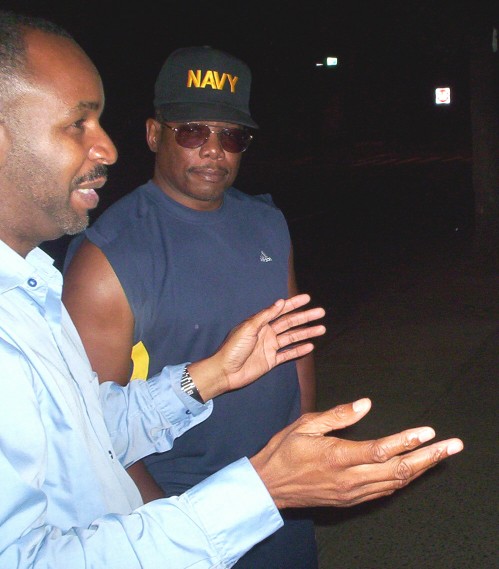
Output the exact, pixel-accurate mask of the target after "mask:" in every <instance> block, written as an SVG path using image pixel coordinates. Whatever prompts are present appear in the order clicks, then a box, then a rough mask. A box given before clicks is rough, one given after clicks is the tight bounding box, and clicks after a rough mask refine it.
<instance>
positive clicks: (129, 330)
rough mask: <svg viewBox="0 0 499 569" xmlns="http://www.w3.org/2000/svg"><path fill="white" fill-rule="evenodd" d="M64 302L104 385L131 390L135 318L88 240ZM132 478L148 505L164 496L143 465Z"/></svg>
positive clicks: (68, 279) (69, 274) (69, 276)
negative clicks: (115, 385)
mask: <svg viewBox="0 0 499 569" xmlns="http://www.w3.org/2000/svg"><path fill="white" fill-rule="evenodd" d="M62 300H63V302H64V304H65V306H66V308H67V309H68V311H69V313H70V315H71V318H72V319H73V322H74V323H75V326H76V328H77V330H78V332H79V334H80V336H81V339H82V341H83V345H84V346H85V350H86V352H87V354H88V357H89V359H90V363H91V364H92V368H93V369H94V371H96V372H97V374H98V376H99V381H101V382H103V381H115V382H117V383H120V384H121V385H126V384H127V383H128V381H129V379H130V373H131V359H130V356H131V353H132V344H133V327H134V318H133V313H132V310H131V309H130V305H129V304H128V300H127V298H126V295H125V292H124V291H123V288H122V286H121V283H120V281H119V280H118V277H117V276H116V273H115V272H114V270H113V268H112V267H111V265H110V264H109V261H108V260H107V258H106V256H105V255H104V253H102V251H101V250H100V249H99V248H98V247H96V246H95V245H94V244H93V243H90V241H88V240H86V239H85V240H84V241H83V243H82V245H81V247H80V248H79V249H78V251H77V252H76V253H75V256H74V257H73V259H72V260H71V263H70V265H69V267H68V269H67V271H66V274H65V275H64V287H63V293H62ZM128 473H129V474H130V476H131V477H132V478H133V479H134V481H135V483H136V484H137V486H138V488H139V490H140V493H141V494H142V499H143V500H144V502H149V501H151V500H154V499H156V498H163V497H164V492H163V491H162V490H161V488H160V487H159V486H158V485H157V484H156V482H155V481H154V478H153V477H152V476H151V475H150V474H149V472H148V471H147V469H146V467H145V466H144V464H143V462H142V461H139V462H137V463H135V464H134V465H132V466H131V467H130V468H129V469H128Z"/></svg>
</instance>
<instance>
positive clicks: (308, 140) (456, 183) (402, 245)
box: [0, 0, 499, 569]
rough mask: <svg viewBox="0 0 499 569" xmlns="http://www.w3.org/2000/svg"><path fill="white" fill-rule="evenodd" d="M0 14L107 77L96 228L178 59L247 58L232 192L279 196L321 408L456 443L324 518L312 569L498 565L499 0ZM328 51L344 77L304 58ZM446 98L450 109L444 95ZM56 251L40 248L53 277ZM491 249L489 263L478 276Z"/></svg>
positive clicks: (17, 1)
mask: <svg viewBox="0 0 499 569" xmlns="http://www.w3.org/2000/svg"><path fill="white" fill-rule="evenodd" d="M0 6H2V7H4V8H12V9H16V10H21V11H24V12H27V13H31V14H36V15H41V16H45V17H48V18H49V19H52V20H54V21H56V22H57V23H59V24H61V25H62V26H64V27H66V28H67V29H68V31H70V32H71V33H72V34H73V35H74V37H75V39H76V40H77V41H78V42H79V43H80V44H81V46H82V47H83V48H84V49H85V51H86V52H87V53H88V54H89V55H90V57H91V58H92V60H93V61H94V62H95V64H96V66H97V68H98V69H99V71H100V73H101V75H102V79H103V83H104V88H105V92H106V109H105V112H104V115H103V118H102V123H103V126H104V127H105V128H106V130H107V131H108V132H109V134H110V136H111V137H112V138H113V140H114V142H115V144H116V146H117V148H118V151H119V154H120V157H119V160H118V163H117V164H116V165H115V166H113V167H111V168H110V175H109V180H108V182H107V184H106V185H105V186H104V188H103V189H102V190H101V191H100V192H99V194H100V196H101V201H100V204H99V207H98V208H97V210H95V211H94V212H92V218H94V217H95V216H97V215H99V213H100V212H102V211H103V210H104V208H106V207H108V206H109V205H110V204H111V203H112V202H113V201H115V200H116V199H117V198H119V197H120V196H122V195H124V194H125V193H127V192H130V191H132V190H133V189H134V188H135V187H136V186H137V185H139V184H141V183H143V182H145V181H146V180H147V179H149V178H150V176H151V174H152V167H153V155H152V154H151V153H150V151H149V149H148V148H147V145H146V143H145V120H146V118H148V117H149V116H151V115H152V113H153V108H152V99H153V87H154V81H155V78H156V75H157V73H158V71H159V69H160V67H161V65H162V64H163V62H164V60H165V59H166V57H167V55H168V54H169V53H170V52H171V51H173V50H174V49H176V48H178V47H183V46H189V45H202V44H209V45H212V46H214V47H218V48H221V49H225V50H227V51H229V52H231V53H233V54H234V55H237V56H239V57H240V58H242V59H243V60H244V61H246V62H247V63H248V65H249V66H250V68H251V70H252V73H253V89H252V99H251V105H250V106H251V111H252V115H253V117H254V118H255V120H256V121H257V123H258V124H259V125H260V129H259V130H258V131H257V132H256V135H255V140H254V141H253V143H252V146H251V147H250V149H249V150H248V151H247V152H246V154H245V155H244V156H243V160H242V165H241V170H240V173H239V176H238V178H237V180H236V184H235V185H236V186H237V187H238V188H239V189H241V190H243V191H246V192H248V193H251V194H257V193H264V192H269V193H271V194H272V196H273V197H274V201H275V202H276V203H277V205H278V206H279V207H281V208H282V210H283V212H284V213H285V215H286V217H287V219H288V221H289V226H290V230H291V234H292V238H293V242H294V248H295V259H296V269H297V276H298V282H299V285H300V286H301V288H302V290H304V291H306V292H309V293H311V295H312V299H313V302H315V303H316V304H319V305H321V306H324V308H326V320H325V323H326V325H327V327H328V334H327V335H326V336H327V337H326V336H325V337H324V339H323V340H322V339H321V340H319V341H318V342H317V351H316V354H317V356H318V359H317V361H318V382H319V396H322V399H321V398H319V406H320V408H325V407H326V406H327V405H333V404H336V403H337V402H338V401H346V400H353V398H354V397H357V396H364V395H366V394H368V395H369V396H372V397H374V401H375V407H374V413H372V414H370V415H369V417H368V418H366V420H365V421H363V422H361V423H360V424H359V425H356V426H355V427H354V429H353V430H354V433H357V434H358V436H360V437H361V438H370V437H372V436H376V435H373V433H379V435H381V434H386V433H387V432H396V430H401V429H402V428H406V427H407V426H408V424H409V423H410V422H413V424H420V422H419V421H422V420H424V421H429V422H430V424H432V426H435V428H436V430H437V433H438V434H439V437H446V436H462V437H463V439H464V440H465V452H463V453H462V456H459V457H456V458H452V459H451V460H450V461H449V464H447V463H445V464H444V465H441V466H440V467H438V468H437V469H434V470H433V471H432V472H431V473H428V475H427V476H425V477H423V478H422V479H421V481H418V482H417V483H415V484H413V485H411V487H410V488H408V489H407V490H406V491H404V492H403V493H402V494H400V495H399V494H397V498H396V499H395V500H393V501H392V500H390V499H387V500H384V501H383V500H380V501H376V502H375V503H370V504H369V503H368V504H366V505H363V506H362V507H357V508H348V509H339V510H338V509H332V511H330V509H325V512H324V513H323V517H322V519H320V520H319V521H320V522H321V523H320V530H321V531H320V534H319V537H320V538H321V539H320V547H321V560H322V566H321V567H324V569H331V568H332V567H338V568H341V569H354V568H358V569H361V568H362V569H380V568H381V567H383V568H387V569H401V568H402V567H407V568H410V569H427V568H428V569H430V568H432V569H470V568H473V569H475V568H476V569H479V568H480V569H481V568H482V567H483V568H489V567H490V568H492V567H494V566H497V561H496V562H494V561H493V559H494V558H497V531H494V527H495V526H496V525H497V523H496V521H497V491H496V489H495V487H494V486H493V484H491V481H493V478H494V477H493V476H491V472H494V468H493V467H494V459H495V457H496V456H497V451H494V450H493V448H494V445H495V446H496V445H497V418H496V411H495V409H494V405H493V400H494V397H495V398H496V397H497V381H496V379H497V366H498V362H497V354H498V353H499V350H498V349H497V347H498V344H497V338H498V331H497V322H498V321H499V318H498V317H497V315H498V314H499V313H498V310H499V299H498V292H499V291H498V287H497V274H498V268H499V254H498V251H499V242H498V239H497V238H498V237H499V224H498V219H499V215H498V214H499V186H498V185H499V165H498V163H499V135H498V132H499V130H498V128H497V126H498V109H499V54H498V53H497V51H495V52H493V50H492V29H493V27H494V26H495V28H496V30H497V29H498V28H499V1H497V0H495V1H494V2H486V1H480V0H479V1H458V0H431V1H426V0H420V1H414V0H406V1H403V0H402V1H400V0H398V1H391V0H384V1H377V0H372V1H369V0H366V1H364V2H361V1H355V0H351V1H337V2H335V1H333V0H332V1H323V2H318V1H316V0H309V1H307V2H303V3H302V5H301V6H299V7H298V8H292V7H290V3H288V2H270V1H269V2H253V3H251V2H237V1H235V2H229V1H219V0H212V1H210V2H208V1H194V0H193V1H191V2H169V1H164V2H147V1H143V2H140V3H139V2H132V3H131V5H130V7H127V8H125V7H124V6H122V5H121V3H118V2H106V1H101V2H96V1H95V0H87V1H70V0H68V1H66V2H62V1H59V2H55V1H50V0H47V1H38V2H37V1H35V0H30V1H27V0H13V1H10V2H9V1H0ZM477 44H479V48H477V47H476V46H477ZM496 50H497V48H496ZM477 54H478V55H477ZM327 55H332V56H336V57H338V59H339V66H338V67H337V68H334V69H326V68H324V67H322V68H318V67H316V66H315V64H316V63H317V62H319V61H322V60H323V59H324V58H325V57H326V56H327ZM484 63H486V65H485V64H484ZM441 86H450V87H451V89H452V103H451V105H449V106H438V107H437V106H435V104H434V91H435V88H436V87H441ZM56 159H57V157H56V156H55V157H54V160H56ZM482 206H483V208H482ZM487 208H488V209H487ZM477 211H480V212H481V217H480V216H477ZM487 211H488V213H487ZM484 212H485V213H486V215H482V214H483V213H484ZM484 221H485V223H483V222H484ZM481 223H483V227H482V226H481ZM484 227H485V229H486V230H484V229H483V228H484ZM489 230H492V231H489ZM494 232H495V233H494ZM477 235H480V236H481V238H480V239H478V240H477ZM484 235H485V236H486V239H483V236H484ZM67 241H68V238H62V239H60V240H57V241H54V242H51V243H45V244H44V245H43V247H44V248H45V249H46V250H47V251H48V252H49V253H50V254H52V255H53V256H54V257H55V259H56V262H57V263H58V264H61V263H62V259H63V255H64V251H65V247H66V245H67ZM476 243H479V244H480V245H479V246H478V247H477V248H476V249H473V247H476ZM484 243H485V244H486V246H485V247H484V246H483V244H484ZM470 247H471V251H472V253H471V254H469V253H468V251H469V250H470ZM481 251H485V254H484V255H483V258H484V259H487V263H489V261H488V259H490V258H492V257H493V259H495V265H494V263H493V262H492V263H489V264H487V263H484V266H485V265H486V270H482V269H480V271H477V272H468V268H469V267H470V266H472V264H473V266H474V263H475V262H476V261H477V259H479V258H480V255H481V253H480V252H481ZM490 252H492V253H493V255H492V256H491V255H489V253H490ZM478 253H480V254H478ZM463 259H464V261H463ZM463 267H465V269H466V270H464V269H463ZM331 378H332V379H331ZM349 397H350V399H348V398H349ZM416 421H417V423H416ZM357 427H358V430H356V429H357ZM364 430H365V432H364ZM495 462H497V459H495ZM399 496H400V497H399ZM319 511H320V509H319ZM320 517H321V516H320V515H319V518H320ZM338 522H341V523H338ZM255 569H257V568H255ZM258 569H264V568H258Z"/></svg>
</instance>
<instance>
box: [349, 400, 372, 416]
mask: <svg viewBox="0 0 499 569" xmlns="http://www.w3.org/2000/svg"><path fill="white" fill-rule="evenodd" d="M368 409H369V399H365V398H364V399H358V400H357V401H354V403H353V410H354V411H355V412H356V413H362V412H363V411H367V410H368Z"/></svg>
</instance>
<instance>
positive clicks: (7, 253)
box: [0, 240, 62, 294]
mask: <svg viewBox="0 0 499 569" xmlns="http://www.w3.org/2000/svg"><path fill="white" fill-rule="evenodd" d="M53 263H54V260H53V259H52V257H50V256H49V255H47V253H45V252H44V251H42V250H41V249H40V248H39V247H36V248H35V249H33V250H32V251H30V252H29V253H28V255H27V256H26V258H23V257H22V256H21V255H19V254H18V253H16V252H15V251H14V250H13V249H11V248H10V247H9V246H8V245H7V244H6V243H4V242H3V241H2V240H0V294H3V293H4V292H6V291H7V290H10V289H12V288H15V287H17V286H20V285H24V284H25V283H26V282H27V281H28V280H29V279H30V278H33V277H35V278H36V277H41V278H42V279H43V280H45V281H46V282H47V283H49V282H51V281H52V282H53V283H54V284H55V285H57V284H59V283H61V282H62V276H61V274H60V272H59V271H58V270H57V269H56V268H55V267H54V266H53ZM54 279H55V280H54Z"/></svg>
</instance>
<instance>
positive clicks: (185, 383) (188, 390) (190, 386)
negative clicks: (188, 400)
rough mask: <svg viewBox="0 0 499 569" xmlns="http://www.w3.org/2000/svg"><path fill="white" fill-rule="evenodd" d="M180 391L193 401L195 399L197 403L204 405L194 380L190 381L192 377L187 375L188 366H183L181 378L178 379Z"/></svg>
mask: <svg viewBox="0 0 499 569" xmlns="http://www.w3.org/2000/svg"><path fill="white" fill-rule="evenodd" d="M180 389H181V390H182V391H183V392H184V393H185V394H187V395H189V397H192V398H193V399H195V400H196V401H198V402H199V403H202V404H204V403H205V401H204V399H203V398H202V396H201V394H200V392H199V390H198V388H197V386H196V384H195V383H194V380H193V379H192V377H191V375H190V373H189V368H188V366H185V367H184V370H183V372H182V377H181V379H180Z"/></svg>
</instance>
